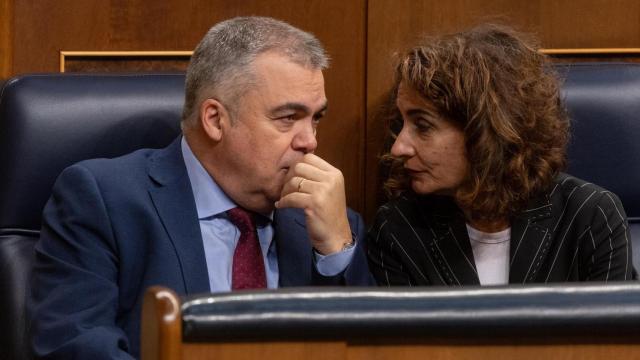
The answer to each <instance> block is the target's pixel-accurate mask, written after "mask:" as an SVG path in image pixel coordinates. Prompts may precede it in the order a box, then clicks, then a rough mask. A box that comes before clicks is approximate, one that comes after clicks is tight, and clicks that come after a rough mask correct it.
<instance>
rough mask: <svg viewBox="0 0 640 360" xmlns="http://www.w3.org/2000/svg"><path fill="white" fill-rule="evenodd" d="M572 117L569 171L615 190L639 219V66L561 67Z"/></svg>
mask: <svg viewBox="0 0 640 360" xmlns="http://www.w3.org/2000/svg"><path fill="white" fill-rule="evenodd" d="M556 69H557V70H558V72H559V74H560V76H561V78H563V80H564V84H563V87H562V88H563V95H564V98H565V102H566V106H567V108H568V110H569V114H570V116H571V140H570V144H569V149H568V160H569V168H568V171H567V172H568V173H570V174H571V175H574V176H577V177H579V178H582V179H584V180H587V181H590V182H593V183H595V184H597V185H600V186H603V187H605V188H606V189H607V190H610V191H612V192H614V193H616V194H617V195H618V196H619V197H620V199H621V200H622V204H623V205H624V207H625V210H626V212H627V215H628V216H629V218H630V221H631V220H640V186H638V184H640V117H639V116H638V114H640V64H633V63H576V64H563V65H557V67H556Z"/></svg>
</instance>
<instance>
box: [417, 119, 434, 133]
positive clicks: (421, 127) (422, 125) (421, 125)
mask: <svg viewBox="0 0 640 360" xmlns="http://www.w3.org/2000/svg"><path fill="white" fill-rule="evenodd" d="M415 126H416V130H418V131H419V132H428V131H429V130H431V127H432V126H431V124H429V123H428V122H426V121H424V120H418V121H416V122H415Z"/></svg>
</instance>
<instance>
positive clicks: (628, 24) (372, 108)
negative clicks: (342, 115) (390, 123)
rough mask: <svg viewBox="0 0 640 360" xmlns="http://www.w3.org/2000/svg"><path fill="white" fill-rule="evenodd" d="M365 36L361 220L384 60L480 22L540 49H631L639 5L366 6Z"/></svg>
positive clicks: (597, 1)
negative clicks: (502, 26) (514, 32)
mask: <svg viewBox="0 0 640 360" xmlns="http://www.w3.org/2000/svg"><path fill="white" fill-rule="evenodd" d="M367 21H368V25H367V28H368V33H367V60H366V62H367V89H366V94H367V100H366V101H367V125H366V134H367V135H366V139H367V142H366V160H365V167H366V171H365V179H366V180H365V193H366V194H367V197H366V199H365V209H366V211H365V220H368V221H371V220H372V219H373V215H374V214H375V210H376V209H377V207H378V206H379V205H381V200H382V199H380V198H376V196H375V194H376V191H377V189H379V187H380V184H381V179H380V178H379V176H378V175H377V173H378V156H379V154H380V153H381V152H382V147H383V146H382V144H383V139H384V136H385V129H384V125H383V124H382V123H380V121H376V119H375V112H376V111H377V108H378V105H379V104H380V102H381V101H382V100H383V99H384V96H385V92H386V91H388V90H389V88H390V86H391V83H392V70H393V69H392V63H393V62H392V53H393V52H395V51H397V50H402V49H404V48H406V47H407V46H408V45H410V44H413V43H415V42H416V39H417V38H418V37H419V36H420V35H422V34H436V33H446V32H453V31H459V30H462V29H464V28H467V27H469V26H471V25H474V24H478V23H481V22H485V21H494V22H496V21H497V22H501V23H506V24H510V25H512V26H515V27H516V28H518V29H521V30H523V31H527V32H532V33H534V34H536V35H537V36H538V37H539V39H540V41H541V45H542V47H545V48H626V47H630V48H638V47H640V2H638V1H635V0H617V1H608V0H581V1H555V0H536V1H533V0H532V1H526V0H520V1H513V0H450V1H437V0H421V1H413V0H397V1H396V0H369V2H368V19H367ZM621 58H622V60H625V61H635V58H636V57H635V56H622V57H621V56H619V55H613V56H594V57H588V56H579V57H573V58H565V60H570V61H577V60H592V59H597V60H600V61H602V60H609V59H611V60H618V59H621Z"/></svg>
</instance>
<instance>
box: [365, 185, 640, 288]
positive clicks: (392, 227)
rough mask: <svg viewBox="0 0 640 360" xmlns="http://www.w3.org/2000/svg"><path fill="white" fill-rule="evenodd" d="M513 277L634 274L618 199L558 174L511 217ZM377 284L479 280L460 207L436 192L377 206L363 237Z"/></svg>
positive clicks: (589, 277)
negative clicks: (543, 189) (366, 234)
mask: <svg viewBox="0 0 640 360" xmlns="http://www.w3.org/2000/svg"><path fill="white" fill-rule="evenodd" d="M511 241H512V243H511V262H510V263H511V265H510V266H511V267H510V271H509V282H510V283H528V282H565V281H588V280H590V281H605V282H606V281H612V280H630V279H632V278H634V277H635V271H634V270H633V266H632V265H631V264H632V263H631V246H630V245H631V244H630V234H629V226H628V224H627V221H626V215H625V213H624V209H623V208H622V204H621V203H620V200H619V199H618V197H617V196H616V195H615V194H613V193H611V192H609V191H606V190H604V189H602V188H600V187H598V186H596V185H594V184H591V183H587V182H585V181H582V180H580V179H577V178H575V177H572V176H569V175H566V174H560V175H559V176H558V178H557V179H556V181H555V184H554V186H553V187H552V188H551V189H550V191H549V192H548V193H547V194H544V195H543V196H540V197H539V198H536V199H533V200H532V201H531V202H530V206H529V207H528V208H527V209H526V210H524V211H522V212H521V213H520V214H518V215H517V216H515V217H514V218H513V219H512V221H511ZM368 256H369V265H370V268H371V271H372V272H373V274H374V275H375V277H376V279H377V281H378V283H379V284H380V285H386V286H392V285H410V286H416V285H468V284H479V280H478V274H477V271H476V269H475V264H474V262H473V261H472V260H470V259H473V252H472V250H471V245H470V243H469V236H468V234H467V231H466V228H465V221H464V217H463V215H462V213H461V212H460V210H459V209H457V207H456V206H455V205H454V203H453V201H451V199H449V198H445V197H437V196H425V197H418V196H413V197H411V196H403V197H400V198H398V199H396V200H394V201H391V202H390V203H388V204H387V205H385V206H383V207H381V208H380V209H379V210H378V213H377V215H376V220H375V224H374V226H373V227H372V228H371V230H370V231H369V235H368Z"/></svg>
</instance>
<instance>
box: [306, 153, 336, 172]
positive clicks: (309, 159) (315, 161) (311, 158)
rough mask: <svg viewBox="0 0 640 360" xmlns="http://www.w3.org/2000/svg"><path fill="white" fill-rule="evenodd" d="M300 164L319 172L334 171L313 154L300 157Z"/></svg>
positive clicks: (331, 166) (329, 165)
mask: <svg viewBox="0 0 640 360" xmlns="http://www.w3.org/2000/svg"><path fill="white" fill-rule="evenodd" d="M302 163H306V164H309V165H313V166H315V167H317V168H318V169H320V170H324V171H331V170H333V169H334V167H333V165H331V164H329V163H328V162H327V161H325V160H324V159H323V158H321V157H320V156H318V155H315V154H305V155H304V156H303V157H302Z"/></svg>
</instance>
